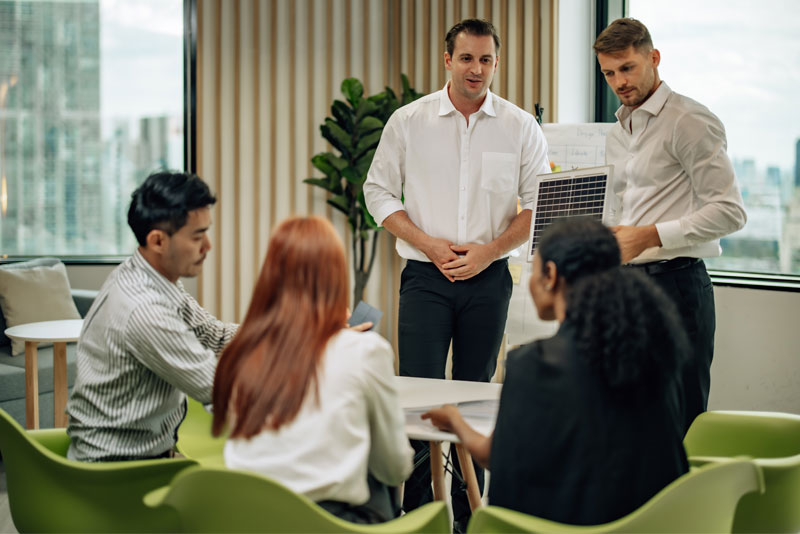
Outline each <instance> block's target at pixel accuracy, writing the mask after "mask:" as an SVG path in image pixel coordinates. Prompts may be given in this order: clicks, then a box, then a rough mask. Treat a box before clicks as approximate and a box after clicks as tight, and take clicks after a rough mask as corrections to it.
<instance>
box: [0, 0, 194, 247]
mask: <svg viewBox="0 0 800 534" xmlns="http://www.w3.org/2000/svg"><path fill="white" fill-rule="evenodd" d="M183 42H184V41H183V2H182V0H136V1H128V0H125V1H123V0H99V1H98V0H87V1H75V2H63V1H35V0H18V1H0V255H2V257H8V256H12V257H13V256H37V255H56V256H87V255H102V256H113V255H122V254H129V253H130V252H131V251H132V250H133V248H134V245H135V241H134V238H133V235H132V233H131V232H130V230H129V229H128V226H127V208H128V204H129V199H130V194H131V191H133V189H135V187H136V186H137V185H138V184H140V183H141V181H142V180H143V179H144V177H145V176H147V174H149V173H150V172H152V171H153V170H156V169H159V168H173V169H181V168H183V166H184V164H183V161H184V133H183V129H184V126H183V110H184V97H183V94H184V92H183V79H184V68H183V62H184V59H183Z"/></svg>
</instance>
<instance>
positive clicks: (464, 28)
mask: <svg viewBox="0 0 800 534" xmlns="http://www.w3.org/2000/svg"><path fill="white" fill-rule="evenodd" d="M461 32H464V33H466V34H467V35H491V36H492V39H494V53H495V54H496V55H500V37H499V36H498V35H497V30H495V29H494V26H493V25H492V23H491V22H489V21H488V20H481V19H464V20H462V21H461V22H459V23H458V24H456V25H455V26H453V27H452V28H450V31H448V32H447V35H446V36H445V38H444V43H445V46H446V48H447V53H448V54H450V57H453V50H455V47H456V37H458V34H459V33H461Z"/></svg>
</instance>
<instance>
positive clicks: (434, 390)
mask: <svg viewBox="0 0 800 534" xmlns="http://www.w3.org/2000/svg"><path fill="white" fill-rule="evenodd" d="M502 387H503V386H502V384H493V383H485V382H466V381H462V380H438V379H433V378H412V377H407V376H397V377H395V388H397V392H398V396H399V398H400V406H401V407H402V408H403V410H404V411H405V413H406V425H405V429H406V434H407V435H408V437H410V438H411V439H419V440H424V441H429V442H430V447H431V453H430V459H431V478H432V480H433V498H434V499H436V500H444V465H443V464H442V445H441V442H442V441H449V442H451V443H454V444H455V448H456V454H458V461H459V463H460V464H461V473H462V475H463V476H464V481H465V482H466V484H467V498H468V499H469V504H470V507H471V508H472V509H473V510H474V509H475V508H478V507H479V506H480V505H481V496H480V490H479V488H478V481H477V478H476V477H475V470H474V468H473V466H472V457H471V456H470V454H469V452H468V451H467V450H466V449H465V448H464V447H463V446H462V445H461V443H460V442H459V440H458V437H457V436H456V435H455V434H451V433H449V432H442V431H441V430H439V429H437V428H436V427H434V426H433V425H432V424H431V423H430V422H429V421H423V420H422V419H420V415H421V414H422V413H423V412H424V411H426V409H427V408H437V407H439V406H441V405H443V404H458V403H465V402H469V403H471V402H474V401H492V402H490V403H488V404H489V405H494V407H495V408H494V409H495V412H490V413H486V414H484V416H480V417H470V416H469V415H468V414H464V413H462V415H464V419H465V420H466V421H467V422H468V423H470V425H471V426H472V427H473V428H475V429H476V430H477V431H479V432H481V433H483V434H487V435H488V434H490V433H491V432H492V430H493V429H494V423H495V419H496V417H497V414H496V406H497V404H498V403H499V400H500V392H501V390H502Z"/></svg>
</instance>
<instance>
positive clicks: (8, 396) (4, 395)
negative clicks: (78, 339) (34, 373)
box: [0, 343, 77, 404]
mask: <svg viewBox="0 0 800 534" xmlns="http://www.w3.org/2000/svg"><path fill="white" fill-rule="evenodd" d="M8 349H9V347H4V348H3V349H2V350H0V403H3V402H5V401H8V400H12V399H19V398H22V399H24V398H25V357H24V356H23V357H21V358H20V357H19V356H17V357H14V356H10V354H9V350H8ZM37 355H38V357H37V363H38V364H39V366H38V367H39V374H38V376H39V395H41V394H43V393H48V392H51V391H53V347H45V348H41V349H39V350H38V351H37ZM76 359H77V358H76V344H75V343H67V385H68V386H72V384H74V383H75V377H76V374H77V367H76V364H75V362H76ZM40 404H41V403H40Z"/></svg>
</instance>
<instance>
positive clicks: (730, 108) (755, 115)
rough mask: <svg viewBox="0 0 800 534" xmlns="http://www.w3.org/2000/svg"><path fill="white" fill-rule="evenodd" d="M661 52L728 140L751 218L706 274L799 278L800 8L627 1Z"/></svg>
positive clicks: (675, 84)
mask: <svg viewBox="0 0 800 534" xmlns="http://www.w3.org/2000/svg"><path fill="white" fill-rule="evenodd" d="M628 14H629V16H631V17H634V18H636V19H639V20H641V21H642V22H643V23H644V24H645V25H646V26H647V27H648V29H649V30H650V34H651V36H652V38H653V43H654V45H655V47H656V48H658V49H659V50H660V51H661V65H660V67H659V74H660V76H661V79H662V80H664V81H666V82H667V83H668V84H669V86H670V87H671V88H672V89H673V90H674V91H677V92H678V93H682V94H685V95H687V96H689V97H691V98H694V99H695V100H697V101H699V102H701V103H702V104H704V105H706V106H707V107H708V108H709V109H710V110H711V111H712V112H713V113H714V114H716V115H717V116H718V117H719V118H720V120H721V121H722V123H723V124H724V125H725V129H726V132H727V137H728V154H729V155H730V157H731V160H732V161H733V165H734V168H735V169H736V174H737V178H738V181H739V186H740V188H741V190H742V196H743V198H744V203H745V207H746V209H747V215H748V222H747V225H746V226H745V228H744V229H743V230H741V231H739V232H737V233H735V234H733V235H730V236H728V237H725V238H723V239H722V248H723V255H722V257H720V258H712V259H710V260H708V261H707V264H708V266H709V268H711V269H718V270H731V271H742V272H759V273H783V274H800V106H798V105H797V87H798V85H800V63H798V58H800V39H798V38H797V36H798V35H800V2H785V1H779V0H763V1H761V2H759V3H758V4H757V5H756V4H754V3H753V2H752V1H750V0H705V1H703V2H698V1H696V0H670V1H669V2H666V1H663V2H654V1H652V0H628Z"/></svg>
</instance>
